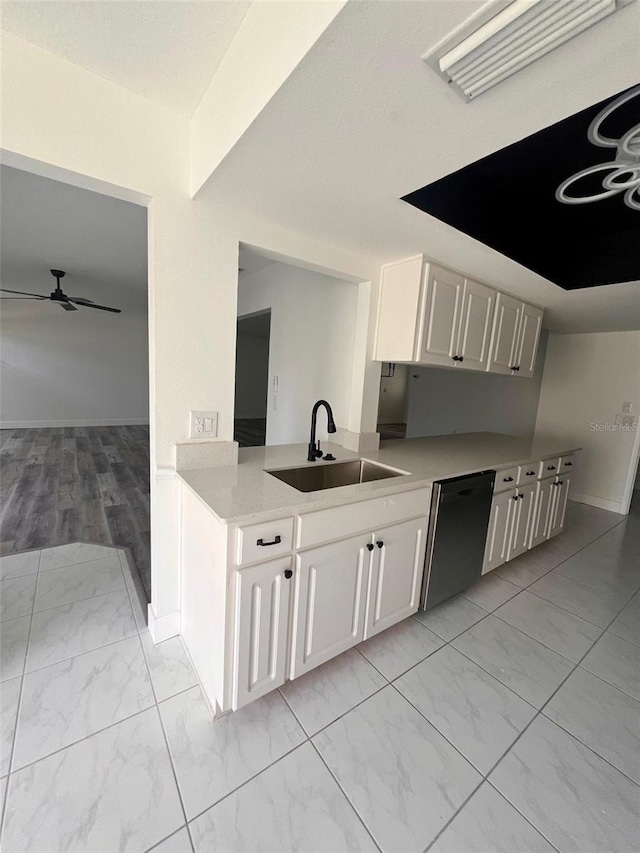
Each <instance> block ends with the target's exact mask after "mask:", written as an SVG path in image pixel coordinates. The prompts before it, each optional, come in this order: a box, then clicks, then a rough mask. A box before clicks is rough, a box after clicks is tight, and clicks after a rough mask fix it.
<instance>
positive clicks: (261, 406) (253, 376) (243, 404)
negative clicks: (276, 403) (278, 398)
mask: <svg viewBox="0 0 640 853" xmlns="http://www.w3.org/2000/svg"><path fill="white" fill-rule="evenodd" d="M270 343H271V309H268V310H266V311H258V312H256V313H254V314H246V315H244V316H242V317H238V326H237V336H236V396H235V410H234V415H233V417H234V421H233V423H234V436H233V437H234V439H235V440H236V441H237V442H238V444H239V445H240V447H260V446H262V445H264V444H265V443H266V437H267V397H268V393H269V348H270Z"/></svg>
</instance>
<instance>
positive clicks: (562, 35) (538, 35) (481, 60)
mask: <svg viewBox="0 0 640 853" xmlns="http://www.w3.org/2000/svg"><path fill="white" fill-rule="evenodd" d="M630 2H633V0H514V2H511V3H508V4H507V5H506V6H505V4H504V3H503V2H499V3H492V4H490V5H489V6H488V7H484V8H483V10H481V13H480V14H479V15H476V16H474V18H473V19H471V20H470V21H469V22H467V25H466V26H465V25H463V27H461V28H459V30H457V31H456V33H454V34H453V35H452V36H451V37H450V38H448V39H446V40H445V41H444V42H442V43H441V44H440V45H439V46H438V47H436V48H435V49H434V50H432V51H430V52H429V53H428V54H426V55H425V56H423V59H425V61H427V62H429V64H431V65H432V66H433V67H434V68H435V70H436V71H437V72H438V73H439V74H440V75H441V76H442V77H444V79H445V80H446V81H447V82H448V83H450V84H452V85H454V86H455V87H456V88H457V89H458V90H459V91H460V92H461V93H462V94H463V95H464V97H465V98H466V99H467V100H471V99H473V98H477V97H478V96H479V95H482V94H483V92H486V91H487V90H488V89H491V88H493V87H494V86H496V85H497V84H498V83H501V82H502V81H503V80H506V79H507V77H511V75H512V74H515V73H516V72H518V71H520V70H521V69H522V68H525V67H526V66H527V65H530V64H531V63H532V62H535V61H536V60H537V59H540V58H541V57H542V56H544V55H545V54H547V53H549V52H550V51H552V50H554V49H555V48H556V47H559V46H560V45H561V44H564V42H566V41H569V39H572V38H573V37H574V36H576V35H578V34H579V33H581V32H583V31H584V30H587V29H589V27H592V26H593V25H594V24H596V23H597V22H598V21H601V20H602V19H603V18H606V17H608V16H609V15H611V14H613V12H615V11H617V10H618V9H619V8H621V7H622V6H625V5H627V4H628V3H630ZM496 8H497V9H499V11H498V12H497V13H496V14H492V16H491V17H489V19H488V20H487V19H486V18H487V12H488V13H489V14H491V13H494V12H495V10H496ZM480 21H481V23H480ZM474 23H475V24H476V25H475V26H474Z"/></svg>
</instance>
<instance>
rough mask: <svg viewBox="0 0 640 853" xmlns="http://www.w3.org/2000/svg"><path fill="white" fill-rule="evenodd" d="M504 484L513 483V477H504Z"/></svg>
mask: <svg viewBox="0 0 640 853" xmlns="http://www.w3.org/2000/svg"><path fill="white" fill-rule="evenodd" d="M502 482H503V483H513V477H503V478H502Z"/></svg>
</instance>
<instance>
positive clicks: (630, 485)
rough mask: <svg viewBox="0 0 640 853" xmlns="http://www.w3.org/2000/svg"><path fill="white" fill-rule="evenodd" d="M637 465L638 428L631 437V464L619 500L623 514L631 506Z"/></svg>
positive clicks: (639, 459) (639, 455)
mask: <svg viewBox="0 0 640 853" xmlns="http://www.w3.org/2000/svg"><path fill="white" fill-rule="evenodd" d="M638 466H640V429H637V430H636V434H635V436H634V438H633V447H632V448H631V464H630V465H629V470H628V471H627V480H626V482H625V484H624V491H623V492H622V500H621V501H620V506H621V507H622V509H621V510H620V512H623V513H624V514H625V515H628V514H629V508H630V507H631V499H632V498H633V490H634V488H635V485H636V478H637V476H638Z"/></svg>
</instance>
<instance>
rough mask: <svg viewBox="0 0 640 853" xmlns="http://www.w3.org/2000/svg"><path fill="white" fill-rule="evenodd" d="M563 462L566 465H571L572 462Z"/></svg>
mask: <svg viewBox="0 0 640 853" xmlns="http://www.w3.org/2000/svg"><path fill="white" fill-rule="evenodd" d="M564 464H565V465H566V466H567V467H568V466H570V465H573V462H565V463H564Z"/></svg>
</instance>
